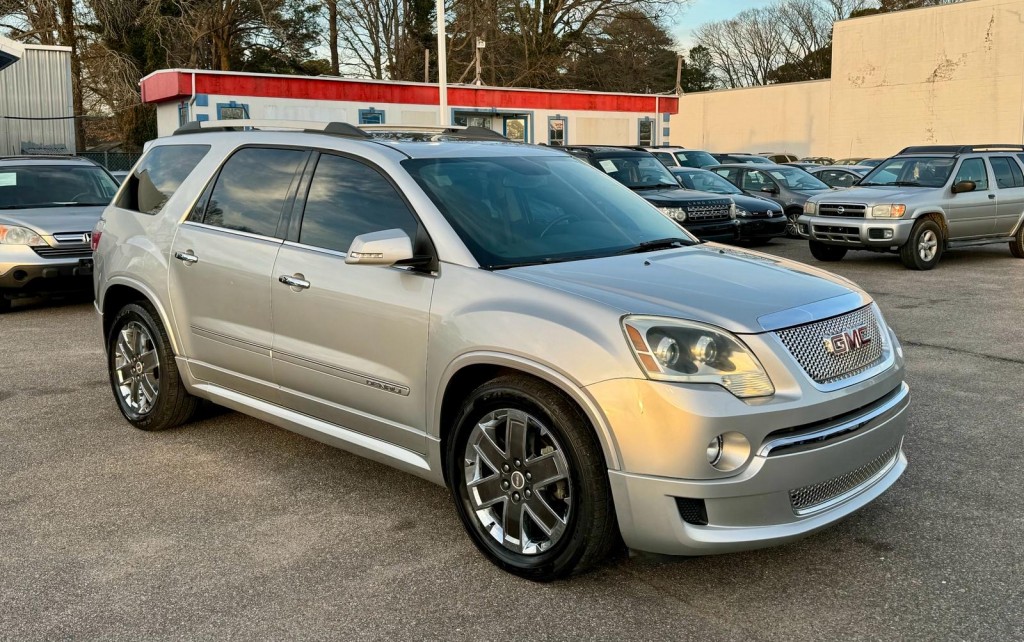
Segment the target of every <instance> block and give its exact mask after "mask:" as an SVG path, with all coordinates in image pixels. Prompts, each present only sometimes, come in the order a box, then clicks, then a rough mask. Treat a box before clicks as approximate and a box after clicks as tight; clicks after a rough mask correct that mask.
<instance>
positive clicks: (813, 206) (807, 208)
mask: <svg viewBox="0 0 1024 642" xmlns="http://www.w3.org/2000/svg"><path fill="white" fill-rule="evenodd" d="M817 208H818V204H817V203H812V202H811V201H807V202H806V203H804V214H810V215H811V216H814V213H815V212H816V211H817Z"/></svg>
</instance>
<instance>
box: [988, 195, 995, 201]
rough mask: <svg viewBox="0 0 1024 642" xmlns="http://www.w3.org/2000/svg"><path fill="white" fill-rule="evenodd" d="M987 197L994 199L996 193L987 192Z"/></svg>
mask: <svg viewBox="0 0 1024 642" xmlns="http://www.w3.org/2000/svg"><path fill="white" fill-rule="evenodd" d="M988 197H989V198H990V199H992V200H995V198H996V195H995V194H989V195H988Z"/></svg>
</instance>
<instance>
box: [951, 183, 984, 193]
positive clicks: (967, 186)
mask: <svg viewBox="0 0 1024 642" xmlns="http://www.w3.org/2000/svg"><path fill="white" fill-rule="evenodd" d="M976 189H978V184H977V183H975V182H974V181H960V182H959V183H955V184H954V185H953V193H954V194H963V193H964V192H973V191H974V190H976Z"/></svg>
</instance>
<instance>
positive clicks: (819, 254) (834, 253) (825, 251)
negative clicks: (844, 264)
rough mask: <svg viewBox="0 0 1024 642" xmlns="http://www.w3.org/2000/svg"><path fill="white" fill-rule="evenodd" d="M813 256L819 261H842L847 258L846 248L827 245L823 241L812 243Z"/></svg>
mask: <svg viewBox="0 0 1024 642" xmlns="http://www.w3.org/2000/svg"><path fill="white" fill-rule="evenodd" d="M810 247H811V256H813V257H814V258H816V259H818V260H819V261H828V262H832V261H842V260H843V257H844V256H846V248H845V247H839V246H837V245H826V244H825V243H822V242H821V241H810Z"/></svg>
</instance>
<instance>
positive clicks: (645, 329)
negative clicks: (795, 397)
mask: <svg viewBox="0 0 1024 642" xmlns="http://www.w3.org/2000/svg"><path fill="white" fill-rule="evenodd" d="M622 325H623V328H624V329H625V332H626V337H627V338H628V339H629V344H630V346H631V347H632V349H633V354H634V355H635V356H636V358H637V361H639V362H640V365H641V367H642V368H643V370H644V373H645V374H646V375H647V376H648V377H649V378H651V379H655V380H658V381H675V382H681V383H711V384H716V385H719V386H722V387H723V388H725V389H726V390H728V391H729V392H731V393H732V394H734V395H736V396H737V397H740V398H741V399H745V398H749V397H767V396H770V395H773V394H775V386H774V385H772V382H771V379H769V378H768V373H766V372H765V371H764V368H763V367H762V366H761V363H760V362H759V361H758V360H757V357H755V356H754V355H753V353H752V352H750V350H749V349H748V348H747V347H746V346H744V345H743V343H742V342H740V340H739V339H738V338H737V337H736V336H734V335H732V334H730V333H729V332H726V331H725V330H721V329H719V328H715V327H713V326H709V325H704V324H703V323H696V322H693V321H682V320H679V319H669V318H665V317H648V316H628V317H626V318H624V319H623V321H622Z"/></svg>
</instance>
